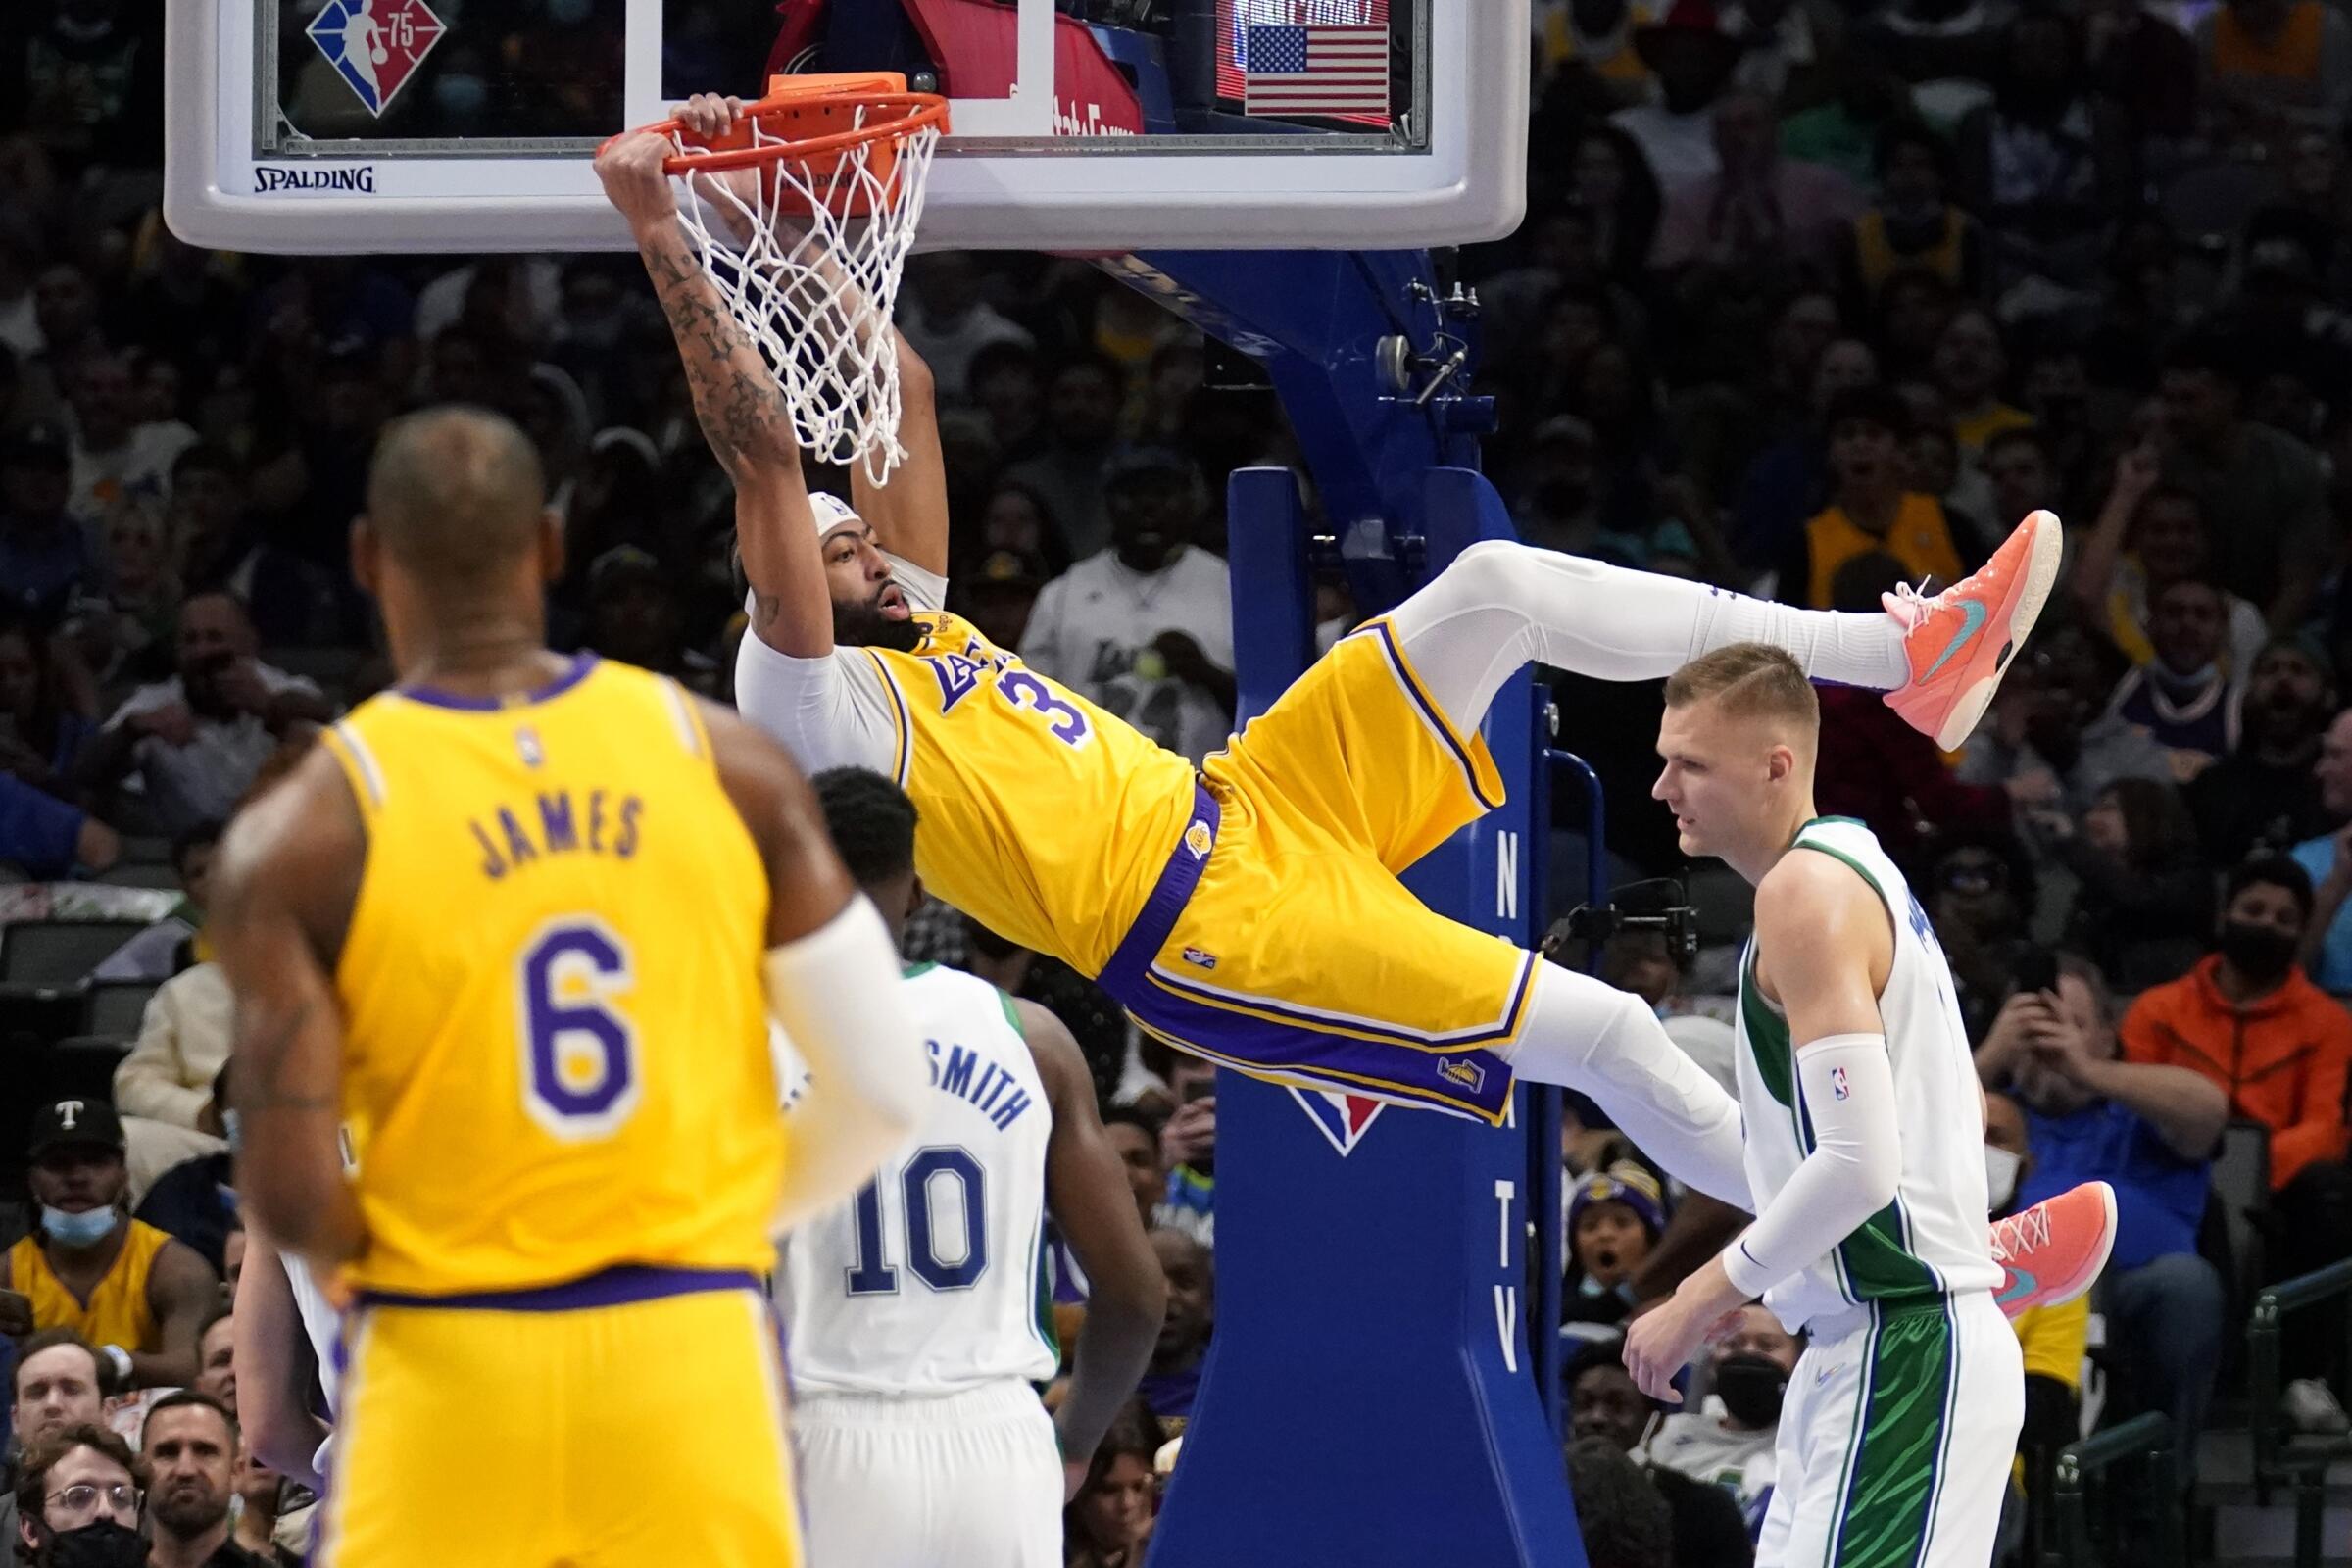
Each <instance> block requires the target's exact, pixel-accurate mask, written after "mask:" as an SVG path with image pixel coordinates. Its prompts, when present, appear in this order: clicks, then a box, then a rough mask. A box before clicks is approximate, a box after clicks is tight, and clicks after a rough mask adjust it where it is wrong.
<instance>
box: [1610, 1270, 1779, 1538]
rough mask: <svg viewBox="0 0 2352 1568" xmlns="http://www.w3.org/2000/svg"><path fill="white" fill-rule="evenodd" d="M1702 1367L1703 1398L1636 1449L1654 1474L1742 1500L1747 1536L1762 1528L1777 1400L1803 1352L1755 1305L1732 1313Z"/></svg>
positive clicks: (1670, 1418)
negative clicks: (1731, 1322)
mask: <svg viewBox="0 0 2352 1568" xmlns="http://www.w3.org/2000/svg"><path fill="white" fill-rule="evenodd" d="M1735 1317H1736V1318H1737V1320H1738V1321H1737V1325H1736V1326H1735V1327H1734V1328H1733V1329H1732V1331H1731V1332H1730V1333H1728V1334H1726V1335H1725V1336H1724V1337H1723V1338H1722V1339H1720V1340H1717V1341H1716V1342H1715V1346H1714V1350H1713V1353H1712V1355H1711V1357H1710V1359H1709V1361H1708V1363H1707V1384H1708V1388H1709V1391H1710V1392H1709V1393H1708V1395H1707V1397H1706V1398H1705V1399H1704V1400H1703V1401H1701V1402H1700V1404H1699V1407H1698V1408H1697V1409H1695V1410H1677V1411H1676V1412H1674V1413H1673V1414H1672V1415H1669V1416H1668V1417H1667V1418H1666V1419H1665V1420H1664V1421H1663V1422H1661V1423H1660V1424H1659V1426H1658V1430H1657V1431H1656V1432H1655V1433H1653V1434H1652V1435H1651V1437H1650V1440H1649V1442H1648V1444H1647V1445H1646V1446H1644V1448H1643V1450H1642V1452H1643V1456H1644V1457H1645V1458H1646V1459H1647V1461H1648V1463H1649V1465H1650V1466H1651V1468H1652V1469H1658V1470H1672V1471H1675V1472H1676V1473H1678V1474H1681V1475H1686V1476H1689V1477H1691V1479H1692V1480H1693V1481H1704V1482H1707V1483H1710V1484H1711V1485H1714V1486H1718V1487H1721V1488H1723V1489H1724V1490H1725V1491H1726V1492H1729V1493H1730V1494H1731V1495H1733V1496H1735V1497H1737V1498H1738V1499H1739V1500H1740V1512H1741V1514H1743V1515H1744V1516H1745V1517H1746V1520H1747V1528H1748V1533H1749V1535H1751V1536H1752V1535H1754V1534H1755V1532H1756V1531H1757V1530H1758V1529H1760V1528H1761V1527H1762V1526H1763V1523H1764V1510H1765V1508H1766V1507H1767V1506H1768V1505H1769V1504H1770V1503H1771V1501H1772V1487H1773V1480H1774V1478H1775V1476H1776V1475H1777V1474H1778V1465H1777V1463H1776V1462H1775V1458H1774V1445H1775V1444H1776V1443H1777V1442H1778V1441H1779V1438H1780V1428H1781V1400H1782V1399H1783V1398H1784V1397H1786V1396H1787V1395H1788V1392H1789V1376H1790V1374H1791V1373H1793V1372H1794V1371H1795V1370H1796V1358H1797V1355H1798V1354H1799V1352H1801V1351H1802V1350H1803V1349H1804V1344H1805V1342H1804V1340H1803V1338H1802V1337H1801V1336H1798V1335H1794V1334H1790V1333H1789V1331H1788V1330H1787V1329H1784V1328H1782V1327H1781V1324H1780V1320H1779V1319H1778V1318H1775V1317H1774V1316H1773V1315H1772V1314H1771V1313H1770V1312H1769V1311H1767V1310H1765V1307H1764V1304H1763V1303H1762V1302H1760V1301H1750V1302H1749V1303H1748V1304H1747V1305H1745V1306H1743V1307H1741V1308H1740V1310H1739V1311H1738V1312H1737V1313H1736V1314H1735Z"/></svg>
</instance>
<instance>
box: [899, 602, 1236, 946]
mask: <svg viewBox="0 0 2352 1568" xmlns="http://www.w3.org/2000/svg"><path fill="white" fill-rule="evenodd" d="M914 619H915V621H916V623H917V624H918V625H920V626H922V627H923V629H924V636H923V640H922V642H921V644H920V645H919V646H917V647H916V649H915V650H914V652H912V653H910V654H908V653H900V652H898V651H896V650H892V649H879V648H868V649H865V650H863V652H864V654H865V655H866V657H867V658H869V659H871V660H872V661H873V662H874V663H875V665H876V667H877V668H879V669H880V671H881V674H882V679H883V683H884V684H885V686H887V687H888V688H889V690H890V692H891V694H892V698H893V702H892V707H893V710H894V720H895V722H896V724H897V728H898V740H897V747H896V753H895V757H894V760H893V766H894V770H895V773H896V775H897V778H898V782H899V785H900V787H901V788H902V789H904V790H906V791H907V795H908V796H910V797H911V798H912V799H913V801H914V805H915V809H916V810H917V811H918V812H920V813H921V817H922V821H921V825H920V827H919V828H918V829H917V830H916V832H915V836H914V857H915V869H916V871H917V872H918V873H919V874H920V875H921V877H922V879H923V881H924V882H925V883H926V884H927V885H928V886H929V887H930V888H931V890H932V891H933V892H935V893H937V894H938V895H939V896H940V897H941V898H943V899H945V900H947V901H948V902H949V903H950V904H953V905H955V906H956V907H957V908H959V909H961V910H963V911H964V912H966V913H967V914H970V915H973V916H975V917H976V918H978V919H979V920H980V921H981V922H982V923H983V924H985V925H986V926H987V927H988V928H989V929H990V930H992V931H994V932H996V933H997V934H998V935H999V936H1002V937H1005V938H1006V939H1007V940H1009V941H1013V942H1017V943H1019V944H1020V945H1021V946H1023V947H1025V948H1034V949H1036V950H1037V951H1038V952H1040V953H1051V954H1053V955H1054V956H1056V957H1059V958H1061V959H1063V960H1065V961H1066V962H1068V963H1070V964H1071V965H1073V966H1074V967H1076V968H1077V969H1078V970H1079V971H1080V972H1082V973H1085V974H1089V975H1092V974H1095V973H1098V972H1099V971H1100V970H1101V969H1102V967H1103V961H1104V960H1105V959H1107V958H1108V957H1109V956H1110V955H1111V953H1112V951H1113V950H1114V949H1116V948H1117V947H1118V945H1119V939H1120V938H1121V937H1123V936H1125V935H1126V934H1127V927H1128V926H1129V925H1130V924H1131V923H1133V921H1134V919H1135V915H1136V911H1137V910H1139V909H1140V908H1142V907H1143V903H1144V899H1145V898H1146V896H1147V895H1148V894H1149V893H1150V892H1151V889H1152V882H1153V880H1154V879H1155V878H1156V877H1157V876H1158V875H1159V872H1160V868H1161V867H1162V866H1163V865H1165V864H1166V863H1167V858H1168V855H1169V853H1170V852H1171V851H1172V850H1173V849H1174V848H1175V846H1176V836H1177V835H1178V834H1179V833H1181V832H1183V831H1184V827H1185V823H1186V822H1187V821H1188V820H1189V819H1190V814H1191V811H1192V809H1193V765H1192V763H1190V762H1188V761H1187V760H1184V759H1183V758H1181V757H1178V756H1177V755H1176V754H1175V753H1173V752H1169V751H1166V750H1164V749H1162V748H1161V747H1159V746H1157V745H1155V744H1154V743H1152V741H1150V740H1147V739H1146V738H1145V737H1144V736H1143V735H1142V734H1140V733H1138V732H1137V731H1136V730H1135V729H1134V728H1133V727H1132V726H1130V725H1129V724H1128V723H1127V722H1126V721H1125V720H1123V719H1120V718H1117V717H1115V716H1114V715H1112V714H1110V713H1106V712H1104V711H1103V710H1102V709H1100V708H1097V707H1096V706H1095V705H1094V704H1092V703H1090V702H1088V701H1087V700H1086V699H1085V698H1083V697H1080V696H1079V695H1078V694H1077V693H1075V692H1073V691H1071V690H1070V689H1069V688H1068V687H1066V686H1063V685H1061V684H1060V683H1059V682H1057V681H1053V680H1049V679H1047V678H1046V677H1045V676H1043V675H1040V674H1038V673H1037V672H1036V671H1035V670H1032V669H1028V668H1026V667H1024V666H1023V665H1022V663H1021V662H1020V660H1019V659H1018V658H1017V657H1016V656H1014V655H1012V654H1008V653H1006V652H1005V650H1003V649H1001V648H999V647H997V646H996V645H995V644H993V643H991V642H990V641H989V640H988V639H987V638H985V637H983V636H981V635H980V633H979V631H978V629H977V628H975V627H974V626H973V625H972V623H971V622H970V621H967V620H965V619H963V618H962V617H961V616H958V615H950V614H943V613H925V614H918V615H916V616H915V617H914Z"/></svg>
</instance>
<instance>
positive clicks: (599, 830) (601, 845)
mask: <svg viewBox="0 0 2352 1568" xmlns="http://www.w3.org/2000/svg"><path fill="white" fill-rule="evenodd" d="M588 853H590V854H591V855H602V854H604V853H605V792H604V791H603V790H590V791H589V792H588Z"/></svg>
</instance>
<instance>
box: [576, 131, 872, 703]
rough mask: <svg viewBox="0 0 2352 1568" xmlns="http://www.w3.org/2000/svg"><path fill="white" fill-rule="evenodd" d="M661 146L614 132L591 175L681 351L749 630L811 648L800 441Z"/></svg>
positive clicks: (812, 615)
mask: <svg viewBox="0 0 2352 1568" xmlns="http://www.w3.org/2000/svg"><path fill="white" fill-rule="evenodd" d="M731 102H732V100H707V99H697V100H696V101H695V103H694V104H692V105H689V106H687V107H686V108H685V109H681V110H680V112H679V118H680V119H681V120H685V119H690V118H693V117H694V116H705V117H707V116H711V115H716V116H719V117H720V118H721V123H723V121H724V120H725V119H731V118H732V110H731V109H729V108H726V107H724V106H725V105H727V104H730V103H731ZM713 106H718V107H713ZM689 111H692V115H691V116H690V114H689ZM669 151H670V145H669V142H668V141H667V140H666V139H665V138H663V137H661V136H656V135H652V134H650V133H646V132H638V133H636V134H632V135H628V136H623V137H621V138H620V139H618V140H617V141H614V142H613V144H612V145H611V146H609V147H607V148H606V149H605V150H604V151H603V152H602V153H600V154H599V155H598V156H597V160H596V172H597V177H598V178H600V179H602V180H603V181H604V185H605V195H606V197H607V199H609V200H610V201H611V202H612V203H613V206H614V207H615V208H616V209H618V210H619V212H620V215H621V217H623V218H625V219H627V220H628V223H629V232H630V233H631V235H632V236H633V237H634V238H635V239H636V241H637V251H638V254H639V255H641V256H642V257H643V258H644V259H645V270H646V271H647V272H648V273H649V274H650V275H651V276H652V277H653V280H654V293H655V294H656V296H658V297H659V298H660V299H661V301H662V314H663V315H665V316H666V317H668V319H669V330H670V335H671V336H673V337H675V338H676V339H677V343H678V355H679V358H680V359H681V360H683V361H684V362H685V366H686V384H687V386H688V388H689V389H690V390H691V391H692V392H693V394H694V413H695V417H696V418H697V419H699V420H700V421H701V422H702V426H703V436H704V439H706V440H708V441H709V442H710V443H711V455H712V456H714V457H716V458H717V459H718V464H719V466H720V467H722V468H724V469H725V470H726V473H727V477H728V478H729V479H730V480H732V481H734V485H735V537H736V540H737V542H738V543H739V544H740V545H741V546H742V549H743V569H744V575H745V576H747V577H748V578H750V580H751V585H752V630H753V631H754V632H755V633H757V634H758V636H759V638H760V641H761V642H763V643H765V644H767V646H768V647H770V648H773V649H774V650H776V652H778V653H780V654H790V655H792V656H794V657H796V658H800V659H819V658H822V657H823V656H825V655H826V654H829V653H831V652H832V651H833V602H832V597H831V595H830V594H829V593H828V592H827V590H826V587H825V573H824V564H823V563H822V562H821V561H820V560H819V559H818V556H817V539H816V522H815V515H814V514H813V513H812V512H811V511H810V510H809V491H808V487H807V485H806V484H805V483H804V482H803V480H802V478H801V449H800V443H799V441H798V439H797V438H796V437H795V435H794V434H793V428H792V417H791V414H790V412H789V411H788V410H787V409H786V408H785V406H784V397H783V394H782V393H781V392H780V391H779V390H778V389H777V386H776V380H775V376H774V374H773V373H772V372H770V371H769V369H768V368H767V363H766V362H765V361H764V360H762V359H761V358H760V349H759V346H758V345H757V344H755V343H754V342H753V341H752V339H751V335H750V333H748V332H746V331H745V330H744V328H743V325H742V323H741V322H739V321H737V320H736V319H735V317H734V314H733V313H732V312H731V311H729V310H728V309H727V306H726V302H725V301H723V300H721V299H720V298H719V295H718V290H717V288H716V287H715V286H714V285H713V284H712V283H711V279H710V277H709V276H708V275H707V274H706V273H705V272H704V270H703V264H702V263H701V262H700V261H699V260H697V259H696V257H695V254H694V250H693V248H692V247H691V246H690V245H688V243H687V241H686V231H685V229H684V228H683V226H681V225H680V223H679V221H678V213H677V203H676V199H675V198H674V197H673V196H672V195H671V193H670V187H669V178H668V176H667V175H665V174H663V173H662V159H663V158H664V157H666V156H667V155H668V153H669Z"/></svg>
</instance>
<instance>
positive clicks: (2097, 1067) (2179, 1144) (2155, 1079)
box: [2080, 1060, 2229, 1159]
mask: <svg viewBox="0 0 2352 1568" xmlns="http://www.w3.org/2000/svg"><path fill="white" fill-rule="evenodd" d="M2080 1077H2081V1078H2082V1087H2083V1088H2085V1089H2088V1090H2090V1091H2091V1092H2092V1093H2094V1094H2098V1095H2103V1096H2105V1097H2106V1098H2107V1099H2109V1100H2112V1101H2114V1102H2116V1103H2118V1104H2120V1105H2122V1106H2123V1107H2124V1108H2125V1109H2127V1110H2129V1111H2131V1113H2132V1114H2133V1115H2135V1116H2138V1117H2139V1118H2141V1119H2142V1120H2143V1121H2146V1122H2147V1123H2148V1124H2149V1125H2150V1126H2152V1127H2154V1128H2155V1129H2156V1131H2157V1134H2158V1136H2160V1137H2162V1138H2163V1139H2164V1141H2165V1143H2166V1145H2167V1146H2168V1147H2170V1148H2171V1150H2172V1152H2174V1153H2176V1154H2179V1155H2180V1157H2181V1158H2182V1159H2205V1158H2208V1157H2210V1156H2211V1155H2212V1153H2213V1149H2214V1145H2215V1144H2217V1143H2219V1142H2220V1141H2221V1136H2222V1129H2223V1128H2224V1127H2225V1126H2227V1125H2228V1124H2229V1096H2228V1095H2225V1094H2223V1093H2222V1091H2221V1088H2220V1086H2219V1085H2217V1084H2215V1083H2213V1082H2212V1081H2211V1080H2209V1079H2207V1078H2205V1077H2204V1076H2202V1075H2201V1074H2198V1073H2193V1072H2191V1071H2189V1070H2188V1069H2187V1068H2186V1067H2157V1066H2151V1065H2149V1064H2147V1063H2144V1062H2136V1061H2120V1060H2091V1061H2086V1062H2084V1063H2083V1064H2082V1070H2081V1072H2080Z"/></svg>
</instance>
